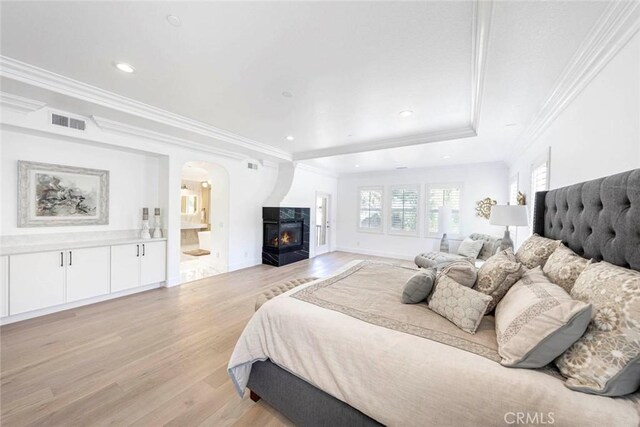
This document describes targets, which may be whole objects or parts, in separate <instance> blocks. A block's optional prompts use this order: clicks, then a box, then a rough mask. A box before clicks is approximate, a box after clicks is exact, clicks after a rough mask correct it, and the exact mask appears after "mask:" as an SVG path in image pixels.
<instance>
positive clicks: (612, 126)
mask: <svg viewBox="0 0 640 427" xmlns="http://www.w3.org/2000/svg"><path fill="white" fill-rule="evenodd" d="M549 147H551V167H550V188H551V189H554V188H558V187H564V186H566V185H571V184H575V183H578V182H582V181H587V180H590V179H595V178H599V177H602V176H607V175H611V174H615V173H618V172H623V171H626V170H629V169H635V168H638V167H640V33H639V34H636V36H635V37H634V38H633V39H631V41H630V42H629V43H628V44H627V45H626V46H625V47H624V48H622V49H621V50H620V52H619V53H618V54H617V55H616V56H615V57H614V58H613V59H612V60H611V62H609V64H607V66H606V67H605V68H604V69H603V70H602V71H601V72H600V74H599V75H597V76H596V77H595V78H594V79H593V80H592V81H591V82H590V83H589V85H588V86H587V87H586V88H585V89H584V90H583V91H582V92H581V93H580V94H579V95H578V96H577V97H576V98H575V99H574V100H573V102H572V103H571V104H570V105H569V106H568V107H567V108H566V109H565V110H564V111H563V112H562V113H561V114H560V115H559V116H558V118H557V119H556V120H555V121H554V122H553V123H552V124H551V125H550V126H549V128H548V129H546V131H545V132H543V133H542V134H541V135H540V137H539V138H538V139H537V140H535V141H534V142H533V144H531V145H530V146H529V147H528V148H527V149H526V150H524V151H523V152H522V153H521V154H520V155H519V156H517V157H516V158H515V160H514V161H512V162H510V171H509V175H510V176H515V175H516V174H518V175H519V182H520V190H521V191H523V192H524V193H526V194H527V195H528V196H529V199H531V196H530V192H531V190H530V185H531V184H530V174H531V163H532V162H533V161H535V159H536V158H538V157H539V156H541V155H542V154H543V153H544V152H545V151H546V150H548V148H549ZM524 231H527V230H524ZM527 235H528V233H526V232H521V233H519V236H518V237H519V238H518V241H519V243H521V242H522V241H523V238H526V237H527Z"/></svg>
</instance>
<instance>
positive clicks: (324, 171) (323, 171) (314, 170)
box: [294, 162, 339, 178]
mask: <svg viewBox="0 0 640 427" xmlns="http://www.w3.org/2000/svg"><path fill="white" fill-rule="evenodd" d="M294 165H295V166H296V168H297V169H300V170H304V171H307V172H311V173H315V174H318V175H323V176H327V177H329V178H337V177H338V176H339V174H338V173H336V172H333V171H330V170H327V169H322V168H318V167H315V166H311V165H307V164H305V163H299V162H294Z"/></svg>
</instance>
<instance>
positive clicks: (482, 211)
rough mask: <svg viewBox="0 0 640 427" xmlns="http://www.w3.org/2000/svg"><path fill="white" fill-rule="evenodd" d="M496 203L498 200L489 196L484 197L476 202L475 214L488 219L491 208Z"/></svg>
mask: <svg viewBox="0 0 640 427" xmlns="http://www.w3.org/2000/svg"><path fill="white" fill-rule="evenodd" d="M497 203H498V202H496V201H495V200H493V199H492V198H491V197H485V198H484V199H482V200H480V201H479V202H476V216H479V217H480V218H486V219H489V217H490V216H491V208H492V207H493V206H495V205H496V204H497Z"/></svg>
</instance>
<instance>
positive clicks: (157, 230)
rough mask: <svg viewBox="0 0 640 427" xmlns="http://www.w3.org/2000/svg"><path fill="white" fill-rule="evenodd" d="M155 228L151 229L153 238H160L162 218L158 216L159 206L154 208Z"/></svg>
mask: <svg viewBox="0 0 640 427" xmlns="http://www.w3.org/2000/svg"><path fill="white" fill-rule="evenodd" d="M155 217H156V220H155V226H156V227H155V228H154V229H153V238H154V239H160V238H162V220H161V218H160V208H156V210H155Z"/></svg>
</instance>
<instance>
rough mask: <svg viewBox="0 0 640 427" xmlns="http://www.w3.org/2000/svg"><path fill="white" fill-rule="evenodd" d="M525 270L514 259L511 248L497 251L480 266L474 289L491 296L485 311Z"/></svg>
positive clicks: (494, 304) (492, 307) (493, 304)
mask: <svg viewBox="0 0 640 427" xmlns="http://www.w3.org/2000/svg"><path fill="white" fill-rule="evenodd" d="M525 271H527V269H526V268H524V267H523V266H522V264H520V263H519V262H517V261H516V257H515V255H514V254H513V250H512V249H511V248H508V249H505V250H504V251H500V252H498V253H497V254H495V255H494V256H492V257H491V258H489V259H488V260H487V261H486V262H485V263H484V264H482V266H480V269H479V270H478V282H477V285H476V290H478V291H480V292H482V293H483V294H487V295H489V296H490V297H492V300H491V303H489V306H488V307H487V313H490V312H491V311H492V310H493V309H494V308H495V307H496V305H497V304H498V303H499V302H500V300H501V299H502V297H503V296H504V295H505V294H506V293H507V291H508V290H509V288H510V287H511V286H513V284H514V283H516V282H517V281H518V280H520V278H521V277H522V275H523V274H524V273H525Z"/></svg>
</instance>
